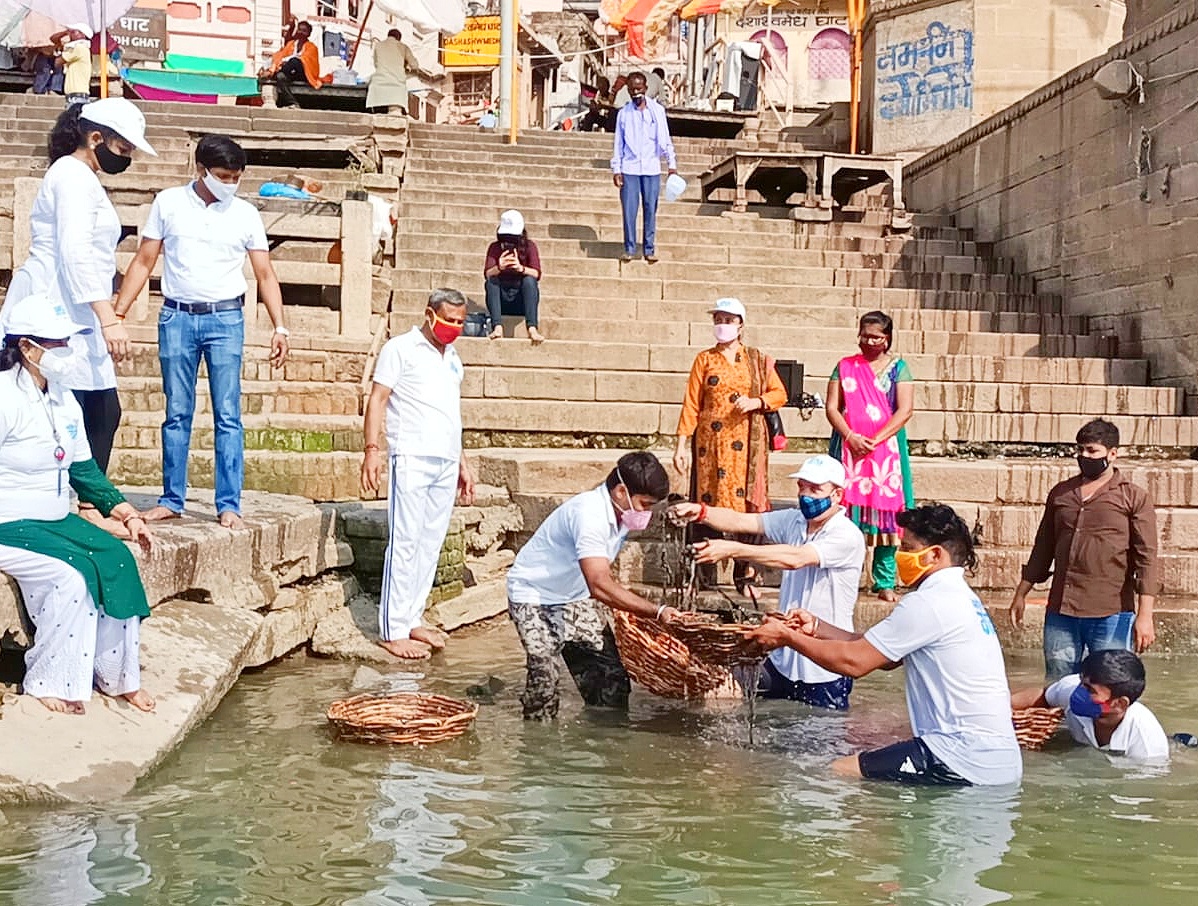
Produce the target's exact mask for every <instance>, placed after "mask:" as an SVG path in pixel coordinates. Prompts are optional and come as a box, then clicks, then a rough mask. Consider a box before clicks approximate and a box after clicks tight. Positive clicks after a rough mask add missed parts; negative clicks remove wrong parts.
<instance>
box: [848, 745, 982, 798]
mask: <svg viewBox="0 0 1198 906" xmlns="http://www.w3.org/2000/svg"><path fill="white" fill-rule="evenodd" d="M857 765H858V766H859V767H860V768H861V776H863V777H867V778H869V779H870V780H890V781H893V782H895V783H906V784H909V785H912V786H972V784H971V783H970V782H969V781H968V780H966V779H965V778H964V777H962V776H961V775H960V774H958V773H957V772H956V771H954V770H953V769H952V768H950V767H949V766H948V765H946V764H945V763H944V762H943V761H941V760H940V759H939V758H937V757H936V756H935V755H933V754H932V750H931V749H929V748H928V745H927V743H925V742H924V741H923V740H922V739H920V738H918V737H916V738H915V739H906V740H903V741H902V742H896V743H895V744H894V745H892V746H886V748H884V749H874V750H872V751H870V752H862V753H861V754H860V755H858V756H857Z"/></svg>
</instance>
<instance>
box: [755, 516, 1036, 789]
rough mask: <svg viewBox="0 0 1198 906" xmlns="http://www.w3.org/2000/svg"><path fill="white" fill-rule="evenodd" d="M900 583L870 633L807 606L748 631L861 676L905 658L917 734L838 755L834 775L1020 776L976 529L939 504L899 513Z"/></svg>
mask: <svg viewBox="0 0 1198 906" xmlns="http://www.w3.org/2000/svg"><path fill="white" fill-rule="evenodd" d="M898 524H899V528H901V529H902V530H903V540H902V546H901V547H900V548H899V551H898V555H897V556H896V558H895V565H896V566H897V568H898V577H899V581H900V582H901V583H902V584H903V585H905V586H907V587H908V588H911V589H914V590H913V591H910V592H908V593H907V594H906V595H904V596H903V597H902V599H901V600H900V601H899V603H898V604H897V605H896V606H895V608H894V610H893V611H892V612H891V613H890V615H889V616H888V617H886V618H885V619H884V620H882V621H881V622H880V623H878V624H877V625H876V626H874V627H873V628H872V629H869V630H868V631H866V632H865V633H864V634H863V635H862V634H858V633H856V632H851V631H848V630H845V629H840V628H838V627H836V626H832V625H830V624H829V623H828V622H827V621H826V620H821V619H819V618H818V617H817V616H816V615H815V614H813V613H811V612H810V611H807V610H797V611H794V612H792V613H791V614H788V616H787V617H786V618H785V619H782V618H778V619H770V620H766V621H765V622H764V623H763V624H762V625H761V626H759V627H757V628H756V629H754V630H753V631H752V633H751V635H752V638H753V639H754V640H755V641H756V642H757V643H758V644H759V645H761V647H762V648H763V649H764V650H766V651H772V650H774V649H776V648H781V647H783V646H785V647H788V648H793V649H794V650H795V651H797V652H798V653H799V654H802V655H804V656H805V657H808V658H810V659H811V660H813V661H815V663H817V664H819V665H820V666H822V667H824V668H825V669H827V670H832V671H834V672H836V673H842V674H844V675H845V676H853V677H862V676H865V675H866V674H867V673H872V672H873V671H875V670H891V669H894V668H896V667H898V666H900V665H901V666H902V667H903V669H904V671H905V672H906V680H907V715H908V717H909V719H910V721H911V732H912V738H910V739H907V740H904V741H903V742H898V743H895V744H894V745H889V746H885V747H884V748H881V749H873V750H871V751H868V752H861V753H859V754H857V755H850V756H848V757H847V758H841V759H839V760H838V761H836V762H834V763H833V765H832V767H833V770H835V771H836V772H837V773H840V774H843V775H845V776H849V777H865V778H868V779H871V780H890V781H893V782H895V783H906V784H921V785H931V786H971V785H974V784H977V785H987V786H990V785H993V786H998V785H1005V784H1014V783H1018V782H1019V779H1020V777H1022V776H1023V760H1022V758H1021V756H1020V753H1019V743H1018V742H1016V740H1015V727H1014V725H1013V724H1012V723H1011V697H1010V696H1011V694H1010V688H1009V686H1008V685H1007V671H1006V667H1005V665H1004V664H1003V656H1002V648H1001V647H1000V646H999V644H998V636H997V635H996V634H995V632H994V624H993V623H992V622H991V621H990V616H989V614H987V612H986V608H985V607H983V606H982V602H981V601H980V600H978V596H977V595H976V594H974V592H973V589H971V588H970V587H969V584H968V583H967V582H966V581H965V570H966V569H972V568H973V567H974V566H976V564H977V555H976V554H975V553H974V550H973V538H972V536H971V535H970V533H969V527H968V526H967V525H966V524H965V522H964V521H963V520H962V519H961V517H960V516H958V515H957V514H956V513H955V512H954V511H953V509H952V507H948V506H945V505H944V504H939V503H934V504H928V505H926V506H921V507H916V508H915V509H913V510H906V511H905V512H902V513H900V514H899V516H898Z"/></svg>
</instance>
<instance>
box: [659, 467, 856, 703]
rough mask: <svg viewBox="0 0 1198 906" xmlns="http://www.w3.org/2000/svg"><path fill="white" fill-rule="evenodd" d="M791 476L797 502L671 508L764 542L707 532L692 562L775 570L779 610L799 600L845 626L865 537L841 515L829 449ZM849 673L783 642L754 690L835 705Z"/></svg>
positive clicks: (840, 470)
mask: <svg viewBox="0 0 1198 906" xmlns="http://www.w3.org/2000/svg"><path fill="white" fill-rule="evenodd" d="M790 477H791V478H794V479H796V480H797V481H798V492H799V495H798V496H799V505H798V506H797V507H793V508H791V509H784V510H774V511H772V512H769V513H740V512H737V511H736V510H729V509H722V508H720V507H708V506H707V505H706V504H699V503H682V504H678V505H677V506H675V507H674V508H673V509H672V510H671V516H672V517H673V518H674V519H676V520H679V521H687V522H689V521H694V522H702V523H703V524H705V525H708V526H710V527H712V528H714V529H716V530H717V531H721V532H736V533H740V534H747V535H761V534H764V535H765V536H766V538H767V539H768V540H769V542H770V543H769V544H766V545H758V544H742V543H740V542H737V541H727V540H723V539H713V540H710V541H703V542H700V543H699V544H696V545H695V559H696V561H697V562H699V563H715V562H718V561H719V560H723V559H727V558H729V557H735V558H736V559H738V560H743V561H747V562H749V563H756V564H758V565H760V566H771V567H778V568H780V569H782V570H784V572H783V573H782V589H781V593H780V595H779V605H780V607H781V610H782V613H787V612H789V611H792V610H797V609H799V608H800V607H801V608H803V609H805V610H807V611H810V612H811V613H812V614H814V615H815V616H817V617H819V619H821V620H823V621H824V622H826V623H829V624H831V625H832V626H839V627H840V628H841V629H845V630H849V631H851V630H852V629H853V610H854V608H855V606H856V604H857V586H858V584H859V583H860V581H861V569H862V566H863V565H864V563H865V536H864V535H862V534H861V529H859V528H857V526H856V525H854V524H853V521H852V520H851V519H849V517H848V516H847V515H846V514H845V510H844V507H843V505H842V503H841V501H842V500H843V498H844V485H845V481H846V475H845V471H844V466H843V465H841V464H840V462H839V461H838V460H836V459H833V458H832V457H831V456H824V455H819V456H811V457H808V458H807V459H806V460H805V461H804V462H803V466H802V468H800V469H799V471H797V472H795V473H793V474H792V475H791V476H790ZM852 690H853V680H852V677H848V676H841V675H839V674H837V673H833V672H831V671H828V670H825V669H824V668H823V667H821V666H820V665H819V664H817V663H815V662H814V661H811V660H809V659H808V658H805V657H803V656H802V655H801V654H799V653H797V652H795V651H793V650H791V649H790V648H778V649H776V650H775V651H773V652H771V653H770V656H769V658H768V659H767V660H766V662H765V667H764V670H763V672H762V677H761V686H760V688H759V690H758V691H759V693H760V694H761V695H763V696H764V697H766V698H784V699H789V700H791V701H799V702H803V703H805V704H808V705H811V706H812V707H816V708H830V709H832V710H835V711H843V710H845V709H847V708H848V706H849V693H850V692H852Z"/></svg>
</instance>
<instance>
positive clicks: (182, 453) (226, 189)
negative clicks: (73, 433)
mask: <svg viewBox="0 0 1198 906" xmlns="http://www.w3.org/2000/svg"><path fill="white" fill-rule="evenodd" d="M245 163H246V158H245V151H244V150H242V148H241V146H240V145H238V144H237V143H236V142H235V141H233V140H232V139H231V138H229V137H228V136H225V135H205V136H204V137H203V138H201V139H200V140H199V142H198V143H197V144H196V171H197V172H196V179H194V180H193V181H192V182H190V183H188V184H187V185H185V186H176V187H174V188H171V189H165V190H163V191H162V192H159V193H158V195H157V196H156V197H155V198H154V203H153V204H152V205H151V206H150V216H149V218H148V219H147V220H146V224H145V226H144V227H143V228H142V231H141V245H140V246H139V247H138V249H137V254H136V255H135V256H134V258H133V262H132V263H131V264H130V265H129V270H128V272H127V273H126V274H125V278H124V280H122V281H121V291H120V293H119V294H118V295H117V300H116V303H115V305H114V306H113V310H114V311H115V313H116V316H117V318H119V319H121V320H124V317H125V314H126V313H127V312H128V311H129V308H130V307H131V306H132V305H133V302H134V300H136V299H137V296H138V294H139V293H140V292H141V291H142V287H144V286H145V284H146V281H147V280H149V279H150V273H151V272H152V271H153V269H154V264H155V262H157V260H158V256H159V254H161V255H162V256H163V261H162V296H163V301H162V311H161V312H160V313H159V315H158V361H159V364H160V365H161V367H162V389H163V393H164V394H165V396H166V420H165V421H164V422H163V423H162V496H161V497H159V498H158V505H157V506H155V507H154V508H153V509H151V510H149V511H148V512H147V513H146V519H148V520H150V521H154V520H161V519H175V518H178V517H179V516H181V515H183V509H184V506H185V504H186V501H187V461H188V455H189V452H190V447H191V428H192V423H193V421H194V420H195V409H196V378H197V377H198V375H199V368H200V360H201V359H203V361H204V363H205V364H206V365H207V367H208V391H209V394H210V395H211V397H212V422H213V427H214V428H215V433H216V444H215V447H216V449H215V458H214V462H213V476H214V483H215V486H216V513H217V519H218V520H219V521H220V524H221V525H223V526H225V527H226V528H231V529H237V528H241V527H242V526H243V525H244V523H243V522H242V519H241V489H242V485H243V484H244V479H245V430H244V428H243V427H242V424H241V360H242V356H243V353H244V349H245V313H244V307H245V293H246V290H247V288H248V287H247V284H246V280H245V275H244V272H243V269H244V267H245V261H246V258H247V256H248V258H249V261H250V267H251V268H252V269H253V272H254V279H255V280H256V281H257V285H258V298H259V299H260V300H261V301H262V303H263V305H264V306H265V307H266V313H267V315H269V316H270V320H271V323H272V324H273V325H274V334H273V336H272V337H271V345H270V364H271V366H272V367H274V368H281V367H282V366H283V363H284V362H286V361H287V351H288V348H287V338H288V337H289V336H290V333H289V332H288V330H287V328H286V327H285V326H284V325H283V293H282V290H280V288H279V280H278V277H276V276H275V271H274V267H273V266H272V265H271V263H270V246H269V245H268V244H267V241H266V229H265V228H264V227H263V225H262V217H261V215H260V214H259V213H258V209H257V208H255V207H254V206H253V205H252V204H250V203H249V202H248V201H245V200H244V199H241V198H238V197H237V187H238V185H239V183H240V180H241V177H242V174H243V173H244V172H245Z"/></svg>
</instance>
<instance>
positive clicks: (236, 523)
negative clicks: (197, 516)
mask: <svg viewBox="0 0 1198 906" xmlns="http://www.w3.org/2000/svg"><path fill="white" fill-rule="evenodd" d="M217 522H219V523H220V524H221V525H223V526H224V527H225V528H227V529H241V528H245V520H244V519H242V518H241V517H240V516H239V515H237V514H236V513H234V512H233V511H232V510H225V511H224V512H223V513H221V514H220V518H219V519H217Z"/></svg>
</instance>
